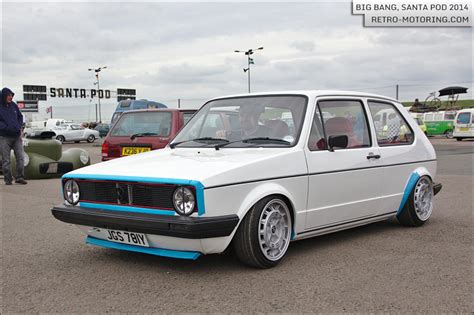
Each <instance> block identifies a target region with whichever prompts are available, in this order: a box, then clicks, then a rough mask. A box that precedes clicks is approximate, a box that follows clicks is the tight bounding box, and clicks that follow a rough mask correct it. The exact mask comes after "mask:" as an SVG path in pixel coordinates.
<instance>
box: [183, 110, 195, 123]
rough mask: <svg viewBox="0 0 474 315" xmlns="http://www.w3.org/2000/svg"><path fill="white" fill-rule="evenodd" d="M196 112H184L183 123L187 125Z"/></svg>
mask: <svg viewBox="0 0 474 315" xmlns="http://www.w3.org/2000/svg"><path fill="white" fill-rule="evenodd" d="M193 115H194V112H183V123H184V125H186V124H187V123H188V121H189V120H190V119H191V117H193Z"/></svg>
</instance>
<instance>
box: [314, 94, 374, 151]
mask: <svg viewBox="0 0 474 315" xmlns="http://www.w3.org/2000/svg"><path fill="white" fill-rule="evenodd" d="M318 106H319V108H320V109H321V112H322V116H323V117H322V118H323V123H324V131H325V132H326V137H327V138H328V137H329V136H340V135H346V136H347V138H348V140H349V141H348V144H347V149H353V148H365V147H370V146H371V143H370V135H369V127H368V124H367V118H366V115H365V111H364V106H363V104H362V102H361V101H357V100H334V101H332V100H331V101H329V100H328V101H320V102H318ZM318 116H319V114H318ZM327 138H326V143H327Z"/></svg>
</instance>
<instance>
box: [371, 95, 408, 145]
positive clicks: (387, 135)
mask: <svg viewBox="0 0 474 315" xmlns="http://www.w3.org/2000/svg"><path fill="white" fill-rule="evenodd" d="M369 108H370V112H371V113H372V117H373V118H374V125H375V133H376V135H377V142H378V144H379V145H380V146H386V145H396V144H410V143H413V139H414V137H413V132H412V130H411V129H410V127H409V126H408V123H407V122H406V121H405V119H404V118H403V116H402V115H401V114H400V113H399V112H398V110H397V109H396V108H395V106H394V105H393V104H389V103H382V102H376V101H369Z"/></svg>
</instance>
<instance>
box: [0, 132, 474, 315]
mask: <svg viewBox="0 0 474 315" xmlns="http://www.w3.org/2000/svg"><path fill="white" fill-rule="evenodd" d="M432 142H433V144H434V145H435V148H436V149H437V152H438V161H439V163H438V167H439V176H438V177H437V181H439V182H442V183H443V190H442V191H441V192H440V194H439V195H437V196H436V200H435V209H434V212H433V215H432V217H431V219H430V221H429V222H428V223H427V224H425V225H424V226H422V227H420V228H407V227H402V226H400V225H398V224H397V222H396V221H395V220H392V221H386V222H381V223H376V224H371V225H368V226H364V227H360V228H356V229H352V230H347V231H343V232H338V233H334V234H330V235H325V236H321V237H317V238H312V239H308V240H303V241H298V242H293V243H291V245H290V248H289V251H288V253H287V256H286V258H285V259H284V260H283V261H282V263H281V264H280V265H278V266H277V267H276V268H273V269H269V270H257V269H252V268H248V267H245V266H243V265H241V264H240V263H239V262H238V261H237V260H236V258H235V257H234V256H233V254H232V253H231V252H229V253H225V254H222V255H209V256H204V257H201V258H199V259H198V260H196V261H186V260H174V259H167V258H161V257H155V256H150V255H145V254H138V253H130V252H124V251H117V250H112V249H104V248H99V247H93V246H89V245H85V243H84V235H83V234H82V233H81V232H80V231H79V230H78V229H77V228H75V227H74V226H72V225H69V224H65V223H62V222H59V221H57V220H55V219H54V218H53V217H52V215H51V212H50V210H49V209H50V207H51V206H53V205H55V204H59V203H61V201H62V198H61V195H60V182H59V180H58V179H51V180H30V181H29V183H28V185H26V186H20V185H12V186H4V185H3V184H2V183H3V181H2V182H1V183H0V205H1V248H2V254H1V257H0V258H1V260H0V262H1V271H2V275H1V278H0V281H1V286H0V288H1V290H2V291H1V301H0V302H1V309H0V312H1V313H2V314H5V313H33V312H34V313H37V312H41V313H72V312H74V313H85V312H91V313H102V312H139V313H142V312H147V313H150V312H159V313H161V312H167V313H170V312H173V313H174V312H188V313H195V312H214V313H215V312H219V313H220V312H238V313H249V312H271V313H279V312H324V313H327V312H380V311H384V312H424V313H432V312H436V313H440V312H456V313H467V312H469V313H472V311H473V300H474V299H473V261H472V249H473V247H472V235H473V229H472V214H473V200H472V196H473V172H472V169H473V163H474V159H473V147H474V146H473V145H474V141H463V142H456V141H455V140H447V139H432ZM71 146H80V147H84V148H86V149H87V150H89V152H91V153H92V154H93V161H98V160H99V158H100V147H99V146H98V145H97V144H95V145H90V144H79V145H78V144H66V145H65V147H71Z"/></svg>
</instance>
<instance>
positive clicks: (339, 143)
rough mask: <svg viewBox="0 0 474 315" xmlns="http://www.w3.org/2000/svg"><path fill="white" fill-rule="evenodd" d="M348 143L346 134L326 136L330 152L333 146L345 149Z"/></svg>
mask: <svg viewBox="0 0 474 315" xmlns="http://www.w3.org/2000/svg"><path fill="white" fill-rule="evenodd" d="M348 144H349V137H347V136H346V135H340V136H329V138H328V145H329V151H331V152H334V148H341V149H345V148H347V145H348Z"/></svg>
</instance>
